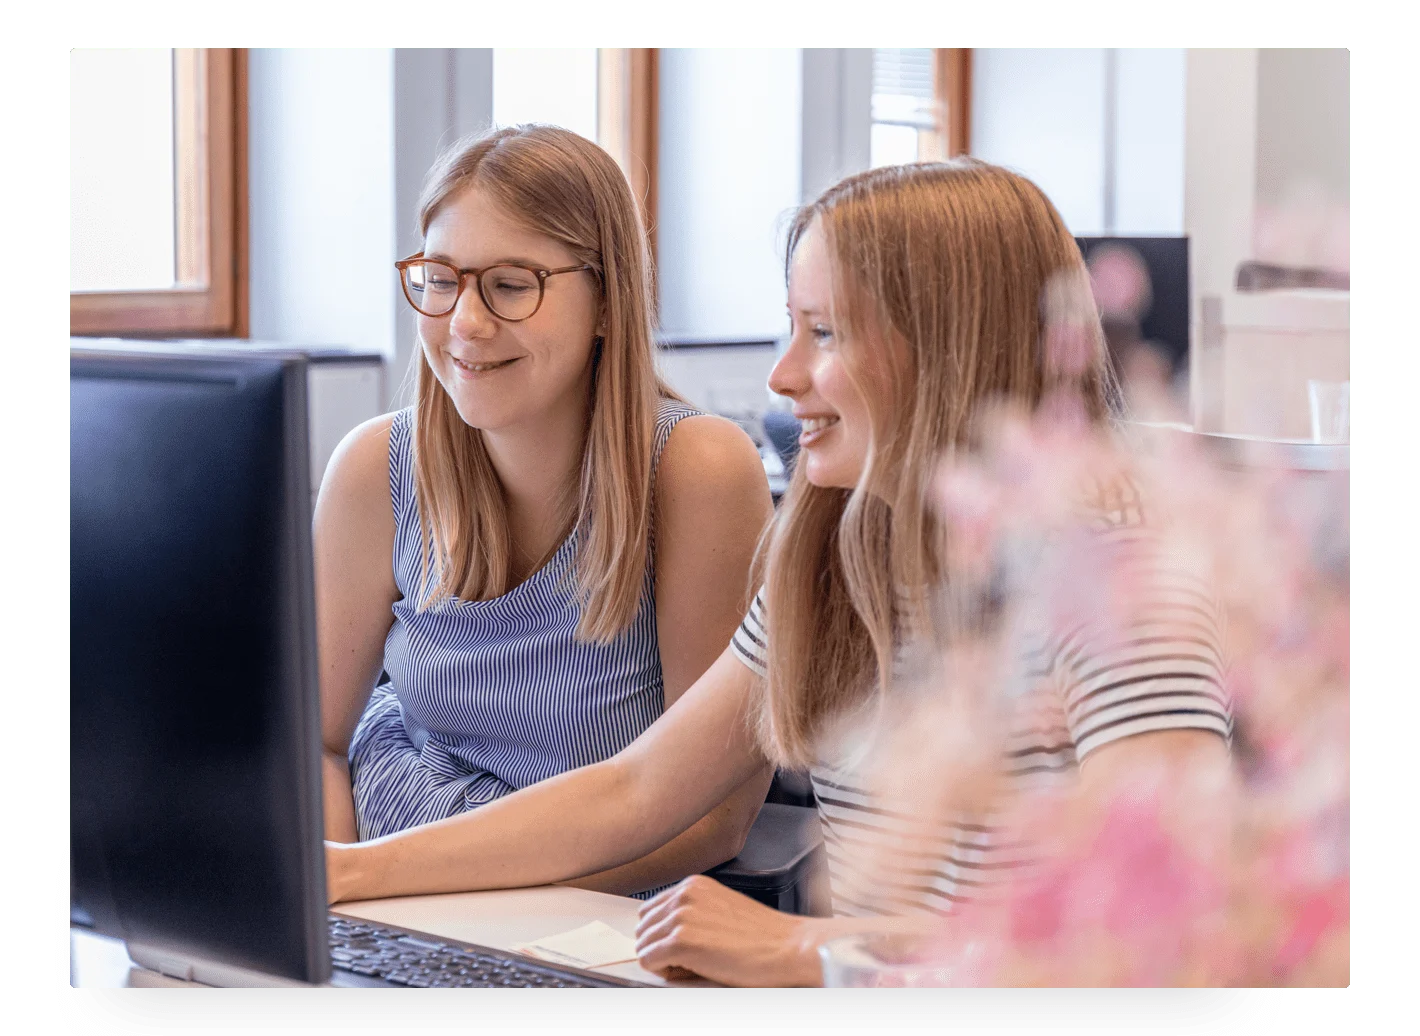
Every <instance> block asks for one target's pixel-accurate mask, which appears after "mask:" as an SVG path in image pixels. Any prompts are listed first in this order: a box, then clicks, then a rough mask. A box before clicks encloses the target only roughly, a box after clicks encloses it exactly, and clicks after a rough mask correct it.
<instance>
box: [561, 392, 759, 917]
mask: <svg viewBox="0 0 1420 1036" xmlns="http://www.w3.org/2000/svg"><path fill="white" fill-rule="evenodd" d="M773 514H774V505H773V502H772V501H771V500H770V496H769V486H768V483H767V482H766V481H765V478H764V468H763V465H762V464H761V463H760V460H759V454H758V453H757V452H756V451H755V449H754V444H753V443H751V442H750V440H749V437H748V436H747V435H745V433H744V432H743V431H741V430H740V429H739V428H738V427H737V426H736V425H734V424H733V423H732V422H730V421H727V420H725V419H724V418H721V417H710V416H704V417H688V418H686V419H684V420H682V421H681V422H680V423H679V424H677V425H676V426H675V429H674V431H672V432H671V436H670V439H669V440H668V441H667V443H666V447H665V450H664V451H663V452H662V454H661V460H660V467H659V472H658V475H657V479H656V526H655V528H656V532H655V537H656V633H657V637H658V640H659V642H660V652H661V672H662V675H663V678H664V681H665V695H666V707H667V708H670V707H671V706H672V705H674V704H675V703H676V701H677V700H679V698H680V697H681V695H683V694H684V693H685V692H686V690H688V689H689V687H690V685H691V684H692V683H694V682H695V680H696V679H697V678H698V677H699V676H700V675H701V674H702V673H704V672H705V671H706V670H707V669H709V668H710V666H711V664H712V663H714V661H715V659H716V658H717V657H718V656H719V655H720V653H721V652H722V651H723V650H724V649H725V645H726V644H728V643H729V642H730V638H731V637H732V636H733V635H734V632H735V627H736V626H738V625H739V623H740V620H741V619H742V618H744V614H745V610H746V609H747V608H748V607H749V600H750V587H749V572H750V564H751V562H752V561H753V558H754V551H755V546H756V544H757V543H758V541H759V535H760V533H761V532H762V531H763V529H764V526H765V524H766V523H767V522H768V521H769V520H770V518H771V517H772V516H773ZM772 776H773V769H772V768H771V767H769V766H768V765H766V766H764V767H763V768H762V770H761V772H759V773H757V774H754V775H753V776H751V777H750V779H749V780H747V781H745V782H744V783H743V784H741V785H740V786H739V788H737V789H736V790H735V791H734V792H732V793H731V794H730V796H729V797H728V798H727V799H725V800H724V801H723V802H721V803H720V804H719V805H717V806H716V807H715V808H714V809H713V810H711V811H710V813H708V814H707V815H706V816H704V817H703V818H702V819H700V820H698V821H697V822H696V823H695V824H694V825H692V826H691V827H690V829H689V830H687V831H684V832H682V833H681V834H680V835H678V836H676V837H675V838H673V839H672V840H671V841H670V842H668V843H667V844H665V845H663V846H661V847H660V848H658V849H656V850H655V851H653V852H651V853H650V854H648V855H647V856H644V857H642V858H641V859H639V860H635V861H633V862H632V863H629V864H624V865H623V866H621V867H617V868H615V869H614V870H611V871H604V872H602V873H599V874H591V875H588V876H586V877H582V878H577V879H575V880H573V881H571V882H569V883H568V884H572V885H576V886H579V887H581V888H589V889H595V890H597V891H599V892H614V893H621V894H626V893H630V892H639V891H640V890H642V889H647V888H654V887H656V886H657V885H663V884H665V883H666V882H670V881H679V880H680V879H681V878H683V877H685V876H686V875H687V874H698V873H700V872H702V871H705V870H708V869H709V868H711V867H714V866H715V865H716V864H719V863H723V862H724V861H726V860H728V859H731V858H733V857H734V856H735V855H736V854H738V853H739V851H740V848H741V847H742V846H743V845H744V840H745V837H746V836H747V835H748V834H749V829H750V826H751V825H752V824H753V823H754V818H755V817H756V816H757V815H758V813H759V807H760V805H761V804H763V802H764V794H765V792H766V791H767V790H768V787H769V781H770V778H771V777H772Z"/></svg>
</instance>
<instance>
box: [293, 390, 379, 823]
mask: <svg viewBox="0 0 1420 1036" xmlns="http://www.w3.org/2000/svg"><path fill="white" fill-rule="evenodd" d="M390 421H391V418H390V417H389V415H385V416H384V417H378V418H375V419H374V420H372V421H367V422H366V423H364V424H362V425H360V427H358V428H356V429H355V430H354V431H352V432H351V433H350V434H349V435H347V436H346V437H345V439H344V440H343V441H342V442H341V444H340V445H339V447H337V448H336V451H335V454H334V455H333V456H332V457H331V460H330V465H329V467H328V468H327V469H326V474H325V478H324V480H323V481H322V482H321V488H320V496H319V497H318V498H317V499H316V510H315V521H314V527H313V538H314V548H315V589H316V636H317V643H318V646H319V654H320V695H321V743H322V748H323V751H322V757H321V778H322V788H323V797H324V802H325V836H326V838H328V839H331V840H333V841H337V842H353V841H355V840H356V839H357V837H358V836H357V834H356V827H355V803H354V798H353V795H352V793H351V790H350V770H349V766H348V764H347V761H346V756H347V753H348V752H349V749H350V738H351V736H352V735H353V734H354V732H355V725H356V724H357V723H358V722H359V721H360V714H361V713H362V712H363V711H364V709H365V704H366V703H367V702H368V701H369V698H370V691H371V690H372V689H373V687H374V684H375V679H376V678H377V677H378V676H379V672H380V662H381V660H382V658H383V657H384V644H385V637H386V635H387V634H388V633H389V629H390V625H391V623H392V622H393V621H394V620H393V616H392V613H391V611H390V606H391V605H392V604H393V603H394V602H395V601H396V600H397V599H398V597H399V590H398V588H397V587H396V586H395V582H394V565H393V560H392V558H393V553H394V511H393V508H392V507H391V505H390V490H389V430H390Z"/></svg>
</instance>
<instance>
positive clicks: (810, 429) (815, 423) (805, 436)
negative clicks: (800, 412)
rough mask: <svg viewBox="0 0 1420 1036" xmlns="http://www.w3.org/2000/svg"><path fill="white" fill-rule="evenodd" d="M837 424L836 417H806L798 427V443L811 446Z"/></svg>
mask: <svg viewBox="0 0 1420 1036" xmlns="http://www.w3.org/2000/svg"><path fill="white" fill-rule="evenodd" d="M837 424H838V418H836V417H806V418H804V419H803V421H802V422H801V424H800V428H799V445H800V446H811V445H813V444H814V443H815V442H817V441H818V440H819V439H822V438H823V437H824V435H825V434H827V432H828V431H829V429H831V428H833V427H834V426H835V425H837Z"/></svg>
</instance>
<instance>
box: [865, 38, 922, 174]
mask: <svg viewBox="0 0 1420 1036" xmlns="http://www.w3.org/2000/svg"><path fill="white" fill-rule="evenodd" d="M932 104H933V90H932V51H931V50H930V49H928V48H916V49H910V50H909V49H901V50H899V49H892V48H883V47H879V48H877V49H875V50H874V51H873V128H872V137H871V138H870V141H869V151H868V160H869V163H870V164H871V165H872V166H873V167H874V168H876V167H877V166H880V165H899V164H901V163H903V162H916V161H917V160H918V158H919V157H920V156H919V150H918V149H919V137H918V131H919V130H925V131H931V130H932V129H933V128H934V119H933V112H932Z"/></svg>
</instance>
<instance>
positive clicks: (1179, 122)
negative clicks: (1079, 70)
mask: <svg viewBox="0 0 1420 1036" xmlns="http://www.w3.org/2000/svg"><path fill="white" fill-rule="evenodd" d="M1114 54H1115V61H1116V66H1115V67H1116V79H1115V91H1114V112H1115V118H1114V134H1113V136H1114V162H1115V173H1114V228H1113V229H1114V232H1115V233H1118V234H1140V235H1144V236H1154V237H1162V236H1167V235H1172V234H1182V233H1183V222H1184V221H1183V180H1184V91H1185V86H1184V73H1185V65H1186V61H1185V56H1184V51H1183V49H1182V48H1177V47H1176V48H1172V49H1163V48H1159V49H1147V50H1146V49H1139V48H1122V49H1119V50H1116V51H1115V52H1114Z"/></svg>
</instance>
